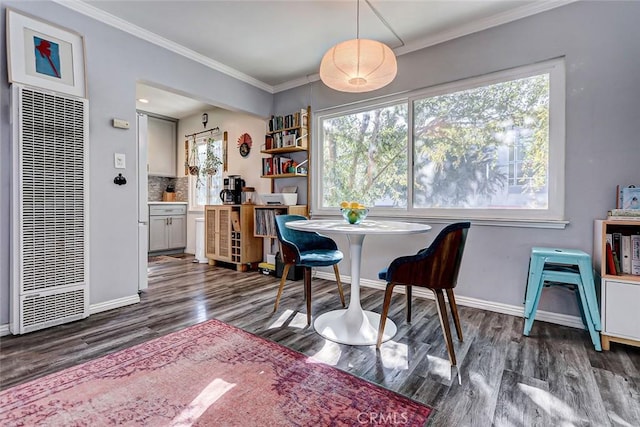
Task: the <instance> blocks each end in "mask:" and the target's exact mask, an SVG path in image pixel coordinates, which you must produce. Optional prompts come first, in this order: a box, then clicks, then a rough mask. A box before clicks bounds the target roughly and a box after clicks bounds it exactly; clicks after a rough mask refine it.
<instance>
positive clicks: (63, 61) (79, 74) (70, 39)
mask: <svg viewBox="0 0 640 427" xmlns="http://www.w3.org/2000/svg"><path fill="white" fill-rule="evenodd" d="M6 16H7V35H6V38H7V62H8V67H7V68H8V76H7V77H8V78H9V82H10V83H20V84H25V85H30V86H33V87H37V88H42V89H46V90H49V91H54V92H57V93H64V94H68V95H73V96H78V97H81V98H85V97H86V95H87V87H86V78H85V68H84V62H85V61H84V38H83V37H82V35H80V34H78V33H76V32H75V31H73V30H71V29H67V28H63V27H60V26H58V25H56V24H55V23H50V22H45V21H41V20H39V19H36V18H35V17H33V16H28V15H23V14H21V13H19V12H17V11H15V10H12V9H10V8H7V11H6Z"/></svg>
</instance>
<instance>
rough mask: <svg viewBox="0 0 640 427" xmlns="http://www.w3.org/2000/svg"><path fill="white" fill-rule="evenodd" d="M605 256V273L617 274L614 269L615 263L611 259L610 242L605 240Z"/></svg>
mask: <svg viewBox="0 0 640 427" xmlns="http://www.w3.org/2000/svg"><path fill="white" fill-rule="evenodd" d="M606 252H607V253H606V257H607V274H613V275H616V274H618V271H617V270H616V264H615V262H614V261H613V250H612V249H611V243H609V242H607V251H606Z"/></svg>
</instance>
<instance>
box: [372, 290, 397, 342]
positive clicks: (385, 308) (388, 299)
mask: <svg viewBox="0 0 640 427" xmlns="http://www.w3.org/2000/svg"><path fill="white" fill-rule="evenodd" d="M394 286H395V284H394V283H387V289H386V290H385V291H384V303H382V314H380V326H378V341H377V342H376V348H380V346H381V345H382V338H383V335H384V327H385V324H386V323H387V314H389V305H390V304H391V294H393V287H394Z"/></svg>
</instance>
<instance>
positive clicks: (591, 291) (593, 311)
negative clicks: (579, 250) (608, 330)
mask: <svg viewBox="0 0 640 427" xmlns="http://www.w3.org/2000/svg"><path fill="white" fill-rule="evenodd" d="M578 267H579V268H580V278H581V279H582V287H583V292H584V294H585V295H584V297H585V303H586V306H585V311H586V312H587V313H588V314H589V317H591V320H592V321H593V327H594V328H595V329H596V330H597V331H600V330H602V327H601V325H600V310H598V301H597V298H596V287H595V283H594V281H593V267H591V259H590V258H589V257H585V258H581V259H579V260H578ZM587 313H585V314H587Z"/></svg>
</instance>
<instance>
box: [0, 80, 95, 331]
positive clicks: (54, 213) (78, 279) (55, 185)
mask: <svg viewBox="0 0 640 427" xmlns="http://www.w3.org/2000/svg"><path fill="white" fill-rule="evenodd" d="M12 120H13V123H12V124H13V126H12V131H13V158H14V168H15V169H14V171H15V173H14V174H13V175H14V177H15V178H14V179H15V182H14V188H13V203H12V206H13V208H12V209H13V228H12V232H13V239H12V245H13V247H12V250H11V253H12V256H13V262H12V285H11V291H12V297H11V325H10V329H11V332H12V333H13V334H23V333H26V332H30V331H34V330H37V329H42V328H46V327H49V326H54V325H58V324H61V323H66V322H70V321H73V320H78V319H82V318H84V317H87V316H88V315H89V286H88V272H89V270H88V240H87V232H88V224H87V219H88V216H87V207H88V203H87V200H88V198H87V188H88V186H87V158H88V157H87V154H88V153H87V145H88V101H87V100H86V99H80V98H74V97H68V96H60V95H58V94H55V93H49V92H44V91H40V90H39V89H34V88H30V87H28V86H21V85H15V84H14V85H13V88H12Z"/></svg>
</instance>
